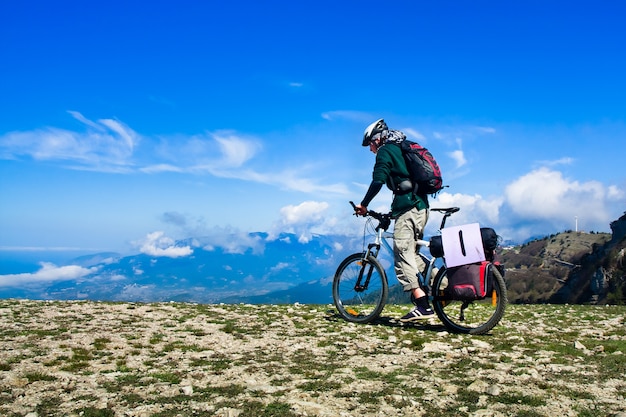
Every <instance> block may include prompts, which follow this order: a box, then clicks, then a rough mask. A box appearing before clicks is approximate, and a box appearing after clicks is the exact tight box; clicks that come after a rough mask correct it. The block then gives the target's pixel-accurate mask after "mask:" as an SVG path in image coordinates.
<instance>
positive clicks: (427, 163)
mask: <svg viewBox="0 0 626 417" xmlns="http://www.w3.org/2000/svg"><path fill="white" fill-rule="evenodd" d="M400 148H401V149H402V156H404V161H405V162H406V167H407V169H408V170H409V175H410V177H411V182H413V192H414V193H416V194H418V193H419V194H435V193H437V192H439V191H440V190H441V189H442V188H443V179H442V178H441V170H440V169H439V165H438V164H437V161H436V160H435V158H434V157H433V155H432V154H431V153H430V152H429V151H428V149H426V148H424V147H423V146H421V145H420V144H419V143H415V142H412V141H410V140H407V139H405V140H403V141H402V143H401V144H400Z"/></svg>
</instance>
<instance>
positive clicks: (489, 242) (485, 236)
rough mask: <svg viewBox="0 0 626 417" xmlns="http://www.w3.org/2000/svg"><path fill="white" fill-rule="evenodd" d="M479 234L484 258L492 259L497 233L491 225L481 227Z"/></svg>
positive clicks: (496, 244) (496, 245)
mask: <svg viewBox="0 0 626 417" xmlns="http://www.w3.org/2000/svg"><path fill="white" fill-rule="evenodd" d="M480 236H481V238H482V241H483V249H485V259H486V260H488V261H493V258H494V254H495V252H496V248H497V247H498V234H497V233H496V231H495V230H493V229H492V228H491V227H481V228H480Z"/></svg>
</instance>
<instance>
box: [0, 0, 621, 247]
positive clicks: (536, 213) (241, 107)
mask: <svg viewBox="0 0 626 417" xmlns="http://www.w3.org/2000/svg"><path fill="white" fill-rule="evenodd" d="M625 18H626V2H620V1H593V2H592V1H573V2H572V1H568V2H560V1H559V2H550V1H541V2H540V1H525V2H501V1H499V2H498V1H472V2H466V1H437V2H434V1H391V2H386V3H381V2H373V1H332V2H331V1H299V2H283V1H265V2H256V1H238V0H233V1H230V2H213V1H204V2H201V1H186V0H182V1H181V0H179V1H176V2H173V1H151V2H136V1H123V2H122V1H117V0H109V1H106V2H101V1H91V2H84V1H62V0H61V1H56V2H49V1H28V0H24V1H2V2H0V59H1V65H0V80H1V81H0V114H1V115H2V116H1V117H0V195H1V199H0V230H1V233H0V248H2V249H4V250H9V249H11V250H13V249H18V248H31V249H44V248H45V249H54V248H75V249H84V250H94V251H101V250H115V251H119V252H123V253H133V252H139V251H142V252H146V253H150V252H151V251H152V252H153V253H159V252H157V250H161V251H165V252H161V253H167V251H168V250H176V249H174V248H173V246H174V244H173V242H174V240H175V239H180V238H186V237H190V236H212V237H213V238H214V240H215V242H216V244H222V243H224V244H226V243H229V242H230V243H232V240H233V239H239V238H238V237H237V236H241V235H244V234H245V233H247V232H254V231H262V232H269V233H270V234H271V235H275V234H277V233H279V232H282V231H287V232H294V233H297V234H298V235H299V236H301V238H302V239H303V240H306V239H307V237H308V236H310V234H312V233H324V234H326V233H342V234H348V233H361V232H362V229H361V226H360V225H361V224H362V220H359V219H355V218H354V217H353V216H351V209H350V206H349V205H348V201H349V200H354V201H356V202H358V201H360V200H361V198H362V197H363V194H364V192H365V190H366V188H367V186H368V184H369V181H370V178H371V169H372V165H373V161H374V156H373V155H372V154H371V153H369V151H368V150H367V149H366V148H362V147H361V146H360V142H361V137H362V132H363V130H364V128H365V127H366V126H367V125H368V124H369V123H371V122H372V121H374V120H376V119H378V118H381V117H383V118H385V120H386V121H387V123H388V124H389V126H390V127H391V128H395V129H400V130H403V131H404V132H405V133H406V134H407V135H408V136H409V137H410V138H413V139H416V140H418V141H419V142H421V143H422V144H423V145H424V146H426V147H428V148H429V149H430V150H431V151H432V153H433V154H434V155H435V157H436V158H437V160H438V161H439V163H440V165H441V168H442V171H443V175H444V180H445V182H446V184H448V185H449V188H447V189H446V190H445V192H443V193H441V194H440V195H439V196H438V197H437V199H434V200H433V201H432V202H431V205H432V206H437V207H442V206H450V205H458V206H459V207H461V212H459V213H458V214H457V215H455V216H454V217H453V220H454V222H453V223H451V224H463V223H469V222H476V221H477V222H480V223H481V224H483V225H489V226H493V227H494V228H496V230H497V231H498V232H499V234H501V235H502V236H503V237H505V238H507V239H516V240H522V239H526V238H528V237H529V236H535V235H546V234H552V233H556V232H559V231H563V230H566V229H573V228H574V227H575V218H578V225H579V228H580V229H582V230H587V231H591V230H593V231H609V223H610V221H612V220H615V219H617V218H618V217H619V216H620V215H621V214H623V213H624V211H625V210H626V204H625V203H626V169H624V160H625V155H626V77H624V74H626V49H625V48H624V45H626V27H625V26H624V24H623V22H624V19H625ZM390 200H391V194H390V193H389V192H388V191H383V192H381V194H379V196H378V197H377V198H376V199H375V200H374V202H373V203H372V205H371V206H370V207H371V208H375V209H386V208H387V207H388V205H389V203H390ZM431 219H432V220H431V223H430V228H429V232H430V233H432V232H434V226H435V225H436V224H438V222H439V217H437V216H436V215H434V214H433V216H432V217H431ZM242 239H243V238H242ZM241 242H243V243H245V241H243V240H242V241H241ZM178 250H184V248H182V249H180V248H179V249H178ZM181 256H184V254H182V253H181Z"/></svg>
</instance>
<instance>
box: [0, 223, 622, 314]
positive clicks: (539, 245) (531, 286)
mask: <svg viewBox="0 0 626 417" xmlns="http://www.w3.org/2000/svg"><path fill="white" fill-rule="evenodd" d="M611 229H612V231H613V233H612V234H593V233H592V234H587V233H579V232H564V233H559V234H557V235H552V236H550V237H544V238H540V239H537V240H533V241H531V242H527V243H525V244H523V245H519V246H510V247H507V249H506V250H504V251H502V252H501V260H502V261H503V263H504V265H505V267H506V268H507V273H506V274H505V280H506V281H507V287H508V288H509V300H510V301H511V302H514V303H518V302H522V303H537V302H538V303H542V302H561V303H562V302H569V303H580V302H611V303H624V302H626V270H625V269H624V268H625V267H626V266H625V264H626V261H624V259H626V257H625V255H624V251H625V250H626V237H625V236H626V214H625V215H624V216H622V217H621V218H620V219H618V220H616V221H615V222H612V223H611ZM246 237H247V238H248V243H250V242H252V245H250V246H251V247H250V248H248V249H247V250H241V249H240V248H239V247H240V246H241V245H234V244H232V243H233V242H230V243H229V247H230V248H225V247H224V246H223V245H222V246H220V245H217V244H216V243H214V242H211V240H210V239H208V238H190V239H186V240H183V241H179V242H176V244H175V245H174V246H175V247H177V248H184V249H185V250H183V251H182V252H183V253H184V254H185V255H180V256H179V257H167V256H154V255H148V254H139V255H133V256H120V255H119V254H116V253H110V252H106V253H96V254H91V255H87V256H81V257H78V258H74V259H72V260H70V261H67V262H64V263H61V264H58V265H51V266H49V268H50V269H46V268H47V267H48V266H46V265H44V266H42V267H41V270H40V271H38V272H37V271H33V270H32V269H31V270H30V272H27V273H16V270H17V269H18V268H19V269H20V270H23V269H22V268H23V267H24V265H25V264H20V262H19V260H15V259H9V260H8V261H7V260H6V257H5V259H3V260H2V262H0V298H28V299H49V300H83V299H84V300H100V301H130V302H133V301H135V302H161V301H180V302H194V303H222V302H223V303H251V304H266V303H274V304H284V303H295V302H300V303H307V304H308V303H312V304H325V303H332V279H333V276H334V274H335V270H336V268H337V266H338V265H339V264H340V262H341V261H342V260H343V259H344V258H345V257H346V256H348V255H349V254H351V253H354V252H360V251H362V250H363V243H364V242H363V239H362V238H349V237H346V236H321V235H317V236H312V237H311V238H310V239H308V240H306V241H300V240H299V239H298V236H296V235H293V234H282V235H280V236H278V237H277V238H274V237H272V238H270V237H269V236H268V235H267V234H264V233H251V234H249V235H248V236H246ZM234 243H242V242H234ZM157 254H159V253H157ZM31 257H32V255H31ZM391 263H392V262H391V259H387V260H386V261H385V262H384V264H385V265H391ZM35 265H36V264H35ZM64 268H66V269H64ZM7 269H8V270H9V272H8V275H7V271H6V270H7ZM390 269H391V268H390ZM76 270H78V271H79V273H78V274H74V275H72V272H75V271H76ZM54 272H56V275H54V276H53V278H50V277H51V276H52V273H54ZM388 272H389V275H390V277H391V278H390V287H391V286H393V285H394V284H396V283H397V280H396V279H395V276H394V274H393V272H392V271H388ZM403 296H404V295H403V294H402V293H401V291H395V289H392V291H390V302H393V301H400V302H404V301H402V300H403V298H402V297H403ZM405 301H406V300H405Z"/></svg>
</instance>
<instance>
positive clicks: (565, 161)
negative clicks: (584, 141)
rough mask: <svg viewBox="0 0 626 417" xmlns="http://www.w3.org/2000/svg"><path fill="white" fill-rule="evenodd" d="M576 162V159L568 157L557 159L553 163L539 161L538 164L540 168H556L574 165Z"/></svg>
mask: <svg viewBox="0 0 626 417" xmlns="http://www.w3.org/2000/svg"><path fill="white" fill-rule="evenodd" d="M574 161H575V160H574V158H570V157H568V156H566V157H563V158H560V159H555V160H553V161H537V164H538V165H540V166H546V167H554V166H558V165H572V164H573V163H574Z"/></svg>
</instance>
